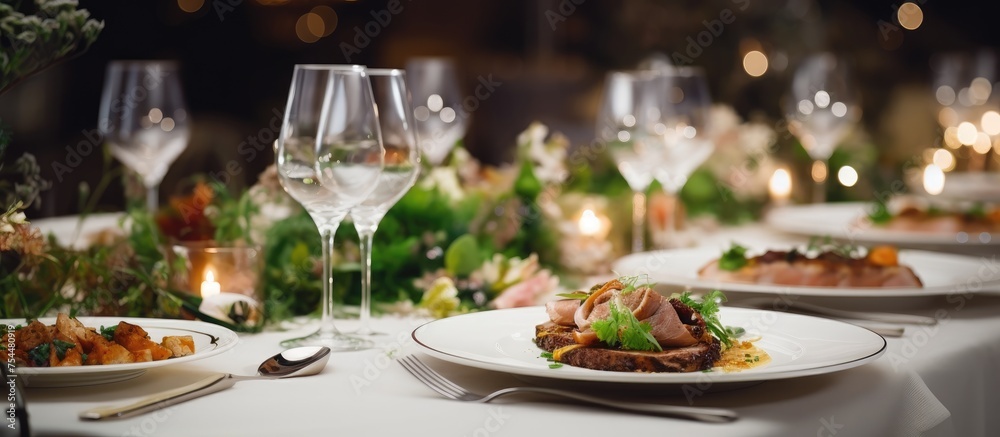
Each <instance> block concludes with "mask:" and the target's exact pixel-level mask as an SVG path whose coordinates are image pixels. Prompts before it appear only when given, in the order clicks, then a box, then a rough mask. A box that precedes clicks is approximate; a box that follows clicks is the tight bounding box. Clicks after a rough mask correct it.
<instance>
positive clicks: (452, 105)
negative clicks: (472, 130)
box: [406, 58, 468, 165]
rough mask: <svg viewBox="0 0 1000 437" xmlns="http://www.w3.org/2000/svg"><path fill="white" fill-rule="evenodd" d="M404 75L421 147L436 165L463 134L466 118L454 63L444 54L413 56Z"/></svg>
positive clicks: (446, 155)
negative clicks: (439, 55) (408, 87)
mask: <svg viewBox="0 0 1000 437" xmlns="http://www.w3.org/2000/svg"><path fill="white" fill-rule="evenodd" d="M406 76H407V82H408V84H409V86H410V94H411V96H412V99H413V106H414V108H413V120H414V123H415V125H416V127H417V138H419V141H420V149H421V151H422V152H423V153H424V156H426V157H427V160H428V161H429V162H430V163H431V165H439V164H441V163H442V162H444V160H445V158H447V157H448V154H449V153H450V152H451V149H452V148H453V147H455V143H456V142H458V140H460V139H462V137H463V136H465V129H466V126H467V122H468V120H467V114H465V112H464V111H463V110H462V93H461V91H460V90H459V87H458V74H457V73H456V72H455V65H454V64H453V63H452V62H451V60H449V59H444V58H415V59H411V60H410V61H409V62H407V63H406Z"/></svg>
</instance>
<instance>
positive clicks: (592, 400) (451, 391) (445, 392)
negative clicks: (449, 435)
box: [399, 355, 739, 423]
mask: <svg viewBox="0 0 1000 437" xmlns="http://www.w3.org/2000/svg"><path fill="white" fill-rule="evenodd" d="M399 364H400V365H402V366H403V368H404V369H406V371H407V372H410V374H411V375H413V376H414V377H416V378H417V379H418V380H420V382H422V383H424V385H426V386H427V387H428V388H430V389H431V390H434V391H436V392H437V393H438V394H440V395H442V396H444V397H446V398H449V399H454V400H456V401H464V402H479V403H487V402H490V401H492V400H494V399H496V398H499V397H501V396H506V395H510V394H514V393H537V394H547V395H553V396H559V397H563V398H566V399H572V400H576V401H580V402H586V403H589V404H593V405H599V406H602V407H607V408H614V409H617V410H624V411H631V412H635V413H643V414H652V415H657V416H666V417H675V418H681V419H693V420H698V421H702V422H714V423H724V422H732V421H734V420H736V419H738V418H739V416H738V415H737V414H736V412H735V411H732V410H726V409H721V408H701V407H682V406H675V405H661V404H642V403H636V402H625V401H618V400H610V399H602V398H598V397H594V396H588V395H584V394H580V393H575V392H571V391H567V390H557V389H551V388H542V387H510V388H505V389H501V390H497V391H495V392H493V393H490V394H487V395H485V396H482V395H477V394H475V393H472V392H470V391H468V390H466V389H464V388H462V387H460V386H459V385H457V384H455V383H454V382H451V381H449V380H448V379H446V378H445V377H443V376H441V375H440V374H438V373H437V372H435V371H434V370H432V369H431V368H430V367H427V365H426V364H424V363H423V362H422V361H420V360H419V359H417V358H416V357H415V356H413V355H408V356H405V357H403V358H400V359H399Z"/></svg>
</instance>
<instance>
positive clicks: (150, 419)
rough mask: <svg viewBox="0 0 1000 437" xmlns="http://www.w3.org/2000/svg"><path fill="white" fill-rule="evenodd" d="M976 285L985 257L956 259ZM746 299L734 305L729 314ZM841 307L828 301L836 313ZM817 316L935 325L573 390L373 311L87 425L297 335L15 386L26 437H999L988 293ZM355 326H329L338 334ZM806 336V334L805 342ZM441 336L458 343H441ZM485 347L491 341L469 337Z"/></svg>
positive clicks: (999, 303)
mask: <svg viewBox="0 0 1000 437" xmlns="http://www.w3.org/2000/svg"><path fill="white" fill-rule="evenodd" d="M697 241H699V244H702V245H714V246H719V245H720V244H726V243H728V242H730V241H741V242H745V243H747V244H765V243H766V244H774V243H776V242H777V243H798V244H801V243H803V242H804V241H805V238H803V237H799V236H794V235H790V234H784V233H781V232H779V231H777V230H774V229H771V228H768V227H767V226H765V225H763V224H759V223H755V224H749V225H743V226H735V227H724V228H721V229H718V230H713V231H712V232H705V233H704V234H703V235H698V236H697ZM969 262H977V263H978V262H981V263H983V264H982V265H983V266H984V269H983V271H984V274H990V275H993V274H995V275H997V276H996V279H1000V271H992V270H990V269H991V268H993V267H994V266H996V254H993V255H989V254H987V255H978V256H976V257H970V258H969ZM743 298H748V296H745V295H740V294H738V293H734V294H731V295H730V301H729V302H728V303H727V305H733V306H739V305H740V300H741V299H743ZM838 300H839V301H838ZM821 303H822V304H824V305H840V306H841V307H843V308H849V309H854V310H862V311H864V310H871V311H884V312H898V313H906V314H914V315H922V316H926V317H932V318H934V319H936V320H937V323H936V324H934V325H917V324H900V325H897V326H898V327H902V328H904V330H903V334H902V335H901V336H899V337H887V338H886V343H887V346H886V348H885V352H884V353H883V354H882V355H881V356H879V357H878V358H877V359H875V360H874V361H872V362H870V363H868V364H865V365H861V366H858V367H854V368H850V369H847V370H841V371H835V372H830V373H822V374H818V375H812V376H803V377H796V378H784V379H774V380H764V381H757V382H755V383H752V384H738V385H737V384H732V385H731V384H714V385H713V384H705V385H704V386H702V385H699V384H693V385H692V384H686V385H684V386H675V385H670V384H652V385H650V386H648V387H645V386H641V385H638V386H637V385H617V384H614V383H608V384H580V383H577V382H574V381H566V380H555V379H553V380H551V381H546V380H544V379H543V380H539V379H538V378H525V377H523V376H518V375H514V374H509V373H504V372H496V371H490V370H484V369H481V368H478V367H471V366H466V365H462V364H459V363H456V362H452V361H445V360H441V359H437V358H434V357H433V356H431V355H428V354H427V353H426V352H427V351H426V349H424V348H423V347H422V346H421V345H420V344H418V342H417V341H415V339H414V336H413V334H412V333H413V331H414V329H415V328H417V327H418V326H421V325H422V324H424V323H428V322H431V319H429V318H426V317H421V316H417V315H412V314H410V315H401V314H386V315H382V316H380V317H378V318H376V319H374V320H373V326H375V327H376V328H377V330H379V331H381V332H383V333H385V335H383V336H381V337H380V341H379V343H380V345H379V346H378V347H376V348H373V349H369V350H363V351H355V352H335V353H334V354H333V356H332V358H331V359H330V361H329V363H328V364H327V366H326V368H325V369H324V370H323V371H322V372H321V373H319V374H317V375H313V376H304V377H298V378H288V379H281V380H264V381H246V382H241V383H239V384H237V385H236V386H234V387H232V388H230V389H228V390H224V391H221V392H218V393H214V394H211V395H208V396H205V397H200V398H197V399H194V400H190V401H188V402H185V403H181V404H178V405H173V406H169V407H166V408H164V409H162V410H159V411H154V412H151V413H147V414H143V415H139V416H136V417H131V418H124V419H109V420H101V421H87V420H82V419H80V418H78V416H79V413H80V412H81V411H83V410H86V409H89V408H93V407H98V406H104V405H121V404H125V403H129V402H130V401H134V400H138V399H140V398H143V397H145V396H147V395H149V394H151V393H154V392H158V391H161V390H166V389H171V388H176V387H180V386H184V385H187V384H190V383H193V382H195V381H197V380H199V379H201V378H204V377H205V376H207V375H209V374H212V373H219V372H224V373H233V374H240V375H252V374H254V373H256V370H257V366H258V364H259V363H260V362H261V361H262V360H264V359H266V358H267V357H270V356H272V355H274V354H276V353H279V352H281V351H282V350H283V348H282V347H281V345H280V343H281V341H282V340H285V339H288V338H292V337H296V336H298V335H300V334H304V333H306V332H307V331H308V330H309V329H310V326H308V324H307V325H303V326H297V327H294V328H292V329H288V330H278V329H268V330H265V331H264V332H261V333H253V334H240V335H239V341H238V343H237V344H236V346H235V347H233V348H232V349H231V350H229V351H227V352H225V353H221V354H218V355H216V356H212V357H209V358H205V359H202V360H198V361H193V362H190V363H181V364H176V365H172V366H164V367H158V368H153V369H149V370H148V371H147V372H145V373H144V374H142V375H140V376H138V377H135V378H133V379H129V380H126V381H121V382H114V383H107V384H101V385H91V386H81V387H52V388H46V387H37V388H36V387H31V386H29V387H24V388H23V389H24V391H25V397H26V400H27V412H28V420H29V424H30V428H31V431H32V433H33V435H35V436H185V437H188V436H222V435H240V436H265V435H340V436H367V435H372V436H388V435H413V436H425V435H426V436H432V435H433V436H443V435H449V436H531V435H538V436H543V435H550V436H555V435H566V436H581V435H586V436H597V435H650V434H653V435H687V436H695V435H697V436H701V437H709V436H727V437H729V436H793V435H795V436H814V435H815V436H821V437H830V436H962V437H967V436H997V435H1000V414H998V412H1000V372H997V369H998V368H1000V366H998V363H1000V291H998V292H995V293H988V292H982V290H980V292H975V293H974V292H970V291H968V290H955V292H953V293H949V294H946V295H936V296H919V297H899V298H872V299H865V298H851V299H847V298H842V299H836V298H825V299H824V300H822V301H821ZM356 323H357V322H356V321H355V320H350V319H345V320H338V326H339V327H340V328H341V329H343V330H345V331H350V330H351V329H353V328H354V327H355V326H356ZM807 334H808V333H806V334H805V335H807ZM454 335H456V336H458V335H463V333H462V332H455V333H454ZM483 341H490V339H483ZM410 354H413V355H415V356H416V357H418V358H420V359H421V360H422V361H424V362H425V363H426V364H428V365H429V366H430V367H431V368H433V369H435V370H437V371H438V372H439V373H441V374H442V375H444V376H445V377H447V378H448V379H450V380H452V381H454V382H455V383H457V384H459V385H461V386H463V387H466V388H468V389H469V390H471V391H473V392H476V393H481V394H485V393H488V392H490V391H493V390H496V389H500V388H505V387H513V386H524V385H544V386H551V387H558V388H563V389H571V390H580V391H582V392H586V393H588V394H592V395H597V396H601V397H606V398H607V399H610V400H616V399H620V400H630V401H634V402H648V403H656V404H667V405H683V406H694V407H714V408H725V409H731V410H733V411H735V412H736V413H737V414H738V415H739V418H738V419H737V420H735V421H732V422H728V423H705V422H697V421H692V420H685V419H677V418H668V417H659V416H651V415H641V414H635V413H629V412H624V411H619V410H615V409H609V408H606V407H595V406H591V405H587V404H582V403H577V402H569V401H565V400H563V399H559V398H554V397H548V396H545V395H537V394H530V395H518V396H512V397H504V398H501V399H498V400H495V401H493V402H490V403H476V402H461V401H455V400H450V399H446V398H443V397H442V396H440V395H438V394H437V393H435V392H434V391H432V390H430V389H429V388H428V387H426V386H424V385H423V384H422V383H421V382H420V381H418V380H417V379H416V378H414V377H413V376H412V375H411V374H409V373H408V372H407V371H406V370H405V369H404V368H403V367H402V366H401V365H400V364H399V362H398V360H399V358H400V357H402V356H405V355H410Z"/></svg>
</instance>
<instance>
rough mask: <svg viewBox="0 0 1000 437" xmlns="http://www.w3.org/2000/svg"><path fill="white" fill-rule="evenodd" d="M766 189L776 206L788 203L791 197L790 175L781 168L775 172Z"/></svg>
mask: <svg viewBox="0 0 1000 437" xmlns="http://www.w3.org/2000/svg"><path fill="white" fill-rule="evenodd" d="M767 189H768V191H769V192H770V193H771V200H772V201H773V202H774V203H775V204H776V205H784V204H785V203H788V199H789V198H790V197H791V196H792V175H791V174H789V173H788V170H786V169H783V168H779V169H777V170H775V171H774V174H773V175H771V180H770V181H768V183H767Z"/></svg>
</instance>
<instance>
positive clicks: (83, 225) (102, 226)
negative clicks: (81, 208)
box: [31, 212, 125, 250]
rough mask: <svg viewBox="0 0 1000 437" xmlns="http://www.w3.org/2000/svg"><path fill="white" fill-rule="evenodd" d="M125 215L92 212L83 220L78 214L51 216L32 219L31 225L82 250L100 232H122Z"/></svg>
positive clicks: (61, 242)
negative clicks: (110, 230) (113, 230)
mask: <svg viewBox="0 0 1000 437" xmlns="http://www.w3.org/2000/svg"><path fill="white" fill-rule="evenodd" d="M124 216H125V213H121V212H110V213H100V214H91V215H88V216H87V217H86V219H84V220H83V221H82V222H81V220H80V216H78V215H70V216H63V217H49V218H43V219H37V220H31V225H32V226H34V227H36V228H38V229H39V230H40V231H41V232H42V235H45V236H48V235H50V234H51V235H54V236H55V237H56V241H58V242H59V244H62V245H67V246H70V247H72V248H74V249H78V250H82V249H86V248H87V247H89V246H90V244H91V240H92V238H93V236H94V235H96V234H97V233H99V232H102V231H106V230H109V229H117V232H119V233H120V232H122V231H121V226H120V225H119V222H121V219H122V217H124Z"/></svg>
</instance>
